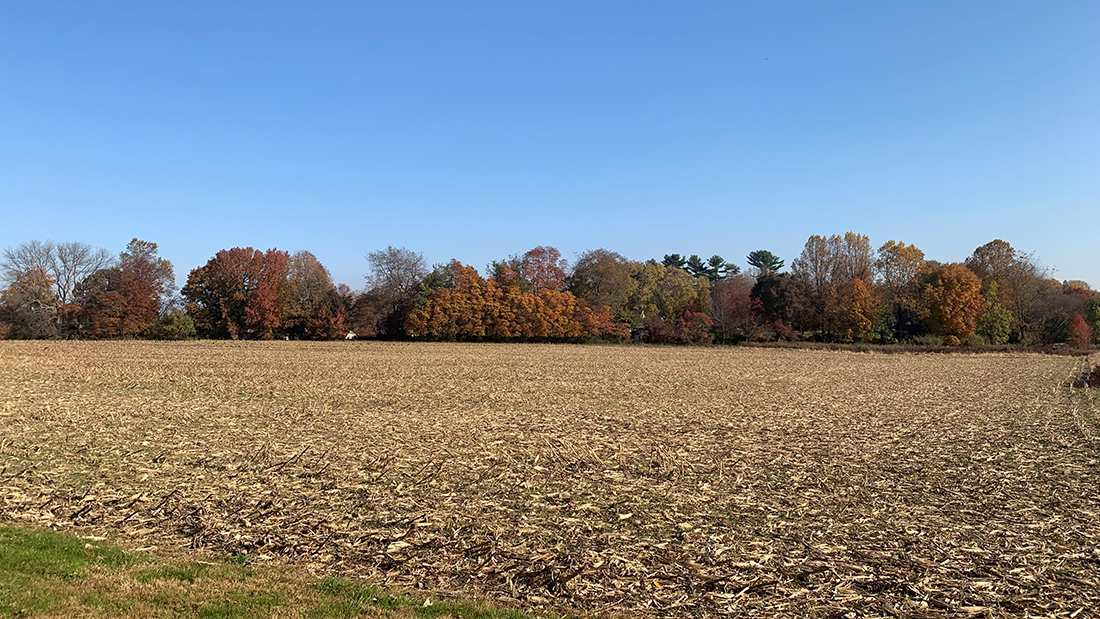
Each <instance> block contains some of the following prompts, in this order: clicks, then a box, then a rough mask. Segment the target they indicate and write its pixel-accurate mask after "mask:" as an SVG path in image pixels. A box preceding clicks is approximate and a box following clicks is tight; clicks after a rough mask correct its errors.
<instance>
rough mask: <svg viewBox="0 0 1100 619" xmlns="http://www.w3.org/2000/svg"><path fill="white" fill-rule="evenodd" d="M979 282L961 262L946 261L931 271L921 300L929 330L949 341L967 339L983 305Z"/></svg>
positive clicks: (964, 340)
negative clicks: (949, 262)
mask: <svg viewBox="0 0 1100 619" xmlns="http://www.w3.org/2000/svg"><path fill="white" fill-rule="evenodd" d="M981 290H982V281H981V279H979V278H978V276H977V275H975V274H974V273H973V272H972V271H971V270H970V269H968V268H966V267H965V266H964V265H961V264H946V265H943V266H941V267H940V268H939V269H937V270H936V272H935V273H933V274H932V276H931V278H930V279H929V282H928V284H927V285H926V286H925V288H924V291H923V294H922V299H923V302H924V309H925V322H926V323H927V325H928V329H929V331H931V332H932V333H933V334H935V335H939V336H942V337H943V338H944V340H945V342H947V343H949V344H955V345H957V344H959V343H964V342H966V341H967V340H968V339H969V338H970V335H971V334H973V333H974V329H975V328H976V326H977V324H976V323H977V319H978V313H979V312H980V311H981V307H982V294H981Z"/></svg>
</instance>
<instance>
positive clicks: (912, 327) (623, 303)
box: [0, 232, 1100, 346]
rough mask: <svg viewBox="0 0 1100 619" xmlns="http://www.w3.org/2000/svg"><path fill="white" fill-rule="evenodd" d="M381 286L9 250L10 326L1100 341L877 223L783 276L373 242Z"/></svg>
mask: <svg viewBox="0 0 1100 619" xmlns="http://www.w3.org/2000/svg"><path fill="white" fill-rule="evenodd" d="M367 261H368V265H369V272H368V273H367V274H366V276H365V277H366V287H365V288H364V289H363V290H362V291H359V292H353V291H352V290H351V288H349V287H348V286H346V285H343V284H339V285H337V284H335V283H334V282H333V281H332V277H331V275H330V273H329V271H328V270H327V269H326V268H325V267H324V266H323V265H322V264H321V263H320V262H319V261H318V260H317V258H316V257H315V256H314V255H313V254H311V253H309V252H306V251H300V252H297V253H294V254H290V253H288V252H285V251H281V250H277V249H269V250H266V251H261V250H257V249H253V248H251V247H246V248H240V247H236V248H232V249H227V250H222V251H219V252H218V253H217V254H216V255H214V256H213V257H212V258H211V259H210V260H209V261H207V263H206V264H205V265H203V266H201V267H198V268H196V269H194V270H192V271H191V272H190V273H189V275H188V277H187V282H186V285H185V286H184V287H183V289H182V290H181V291H179V293H178V294H176V293H175V291H174V290H173V286H174V276H173V269H172V265H171V264H170V263H169V262H168V261H167V260H164V259H162V258H160V257H159V255H158V251H157V246H156V244H155V243H150V242H147V241H140V240H138V239H134V240H133V241H131V242H130V243H129V244H128V245H127V246H126V248H125V249H124V250H123V251H122V252H121V253H120V254H118V255H117V256H114V255H112V254H110V252H107V251H106V250H102V249H96V248H92V247H90V246H88V245H86V244H83V243H52V242H49V241H47V242H39V241H30V242H27V243H23V244H21V245H19V246H17V247H15V248H8V249H6V250H5V251H4V253H3V256H2V259H0V278H3V280H4V286H5V288H4V290H3V292H2V293H0V337H15V338H48V337H88V338H110V337H155V338H187V337H208V338H233V339H272V338H293V339H335V338H342V337H345V334H347V333H348V332H349V331H351V332H354V333H356V334H357V335H358V336H361V337H362V336H365V337H384V338H430V339H488V340H536V339H537V340H571V339H586V338H603V339H626V338H628V337H631V336H634V337H639V338H641V339H644V340H646V341H651V342H680V343H696V342H709V341H714V340H717V341H722V342H737V341H741V340H746V339H774V338H781V339H791V340H793V339H810V340H817V341H861V342H877V343H892V342H919V343H945V344H949V345H958V344H963V343H970V344H981V343H990V344H1003V343H1019V344H1050V343H1057V342H1065V341H1068V342H1070V343H1071V344H1073V345H1076V346H1086V345H1088V344H1089V343H1090V342H1094V341H1096V339H1097V337H1100V294H1098V293H1096V292H1095V291H1093V290H1092V289H1091V288H1090V287H1089V286H1088V285H1087V284H1085V283H1084V282H1079V281H1065V282H1059V281H1057V280H1053V279H1051V278H1050V277H1049V275H1048V274H1047V272H1046V271H1045V270H1044V269H1043V268H1042V267H1041V266H1040V265H1039V264H1038V262H1037V261H1036V260H1035V259H1034V257H1033V256H1031V255H1029V254H1025V253H1021V252H1019V251H1017V250H1015V249H1014V248H1012V246H1011V245H1009V244H1008V243H1006V242H1004V241H1001V240H995V241H992V242H990V243H987V244H985V245H983V246H981V247H979V248H977V249H976V250H975V251H974V253H973V254H972V255H971V256H970V257H968V258H967V259H966V260H965V261H964V262H961V263H950V264H941V263H938V262H935V261H929V260H926V259H925V256H924V253H923V252H922V251H921V250H920V249H918V248H917V247H915V246H913V245H907V244H905V243H902V242H897V241H893V240H891V241H888V242H887V243H885V244H883V245H881V246H880V247H878V248H877V249H875V248H873V246H872V245H871V242H870V239H869V238H868V237H866V236H864V235H860V234H856V233H852V232H848V233H846V234H844V235H834V236H829V237H823V236H816V235H815V236H811V237H810V238H809V239H808V240H807V241H806V244H805V246H804V248H803V250H802V252H801V254H800V255H799V256H798V257H797V258H796V259H794V260H793V261H792V262H791V265H790V269H789V271H788V272H783V267H784V265H785V261H784V260H781V259H780V258H779V257H778V256H776V255H774V254H772V253H771V252H769V251H766V250H757V251H754V252H752V253H750V254H749V255H748V256H747V257H746V263H747V264H748V266H749V271H748V272H747V273H741V270H740V268H739V267H738V266H737V265H735V264H731V263H729V262H727V261H726V260H725V259H724V258H722V257H721V256H719V255H714V256H711V257H710V258H708V259H703V258H701V257H700V256H699V255H697V254H692V255H689V256H687V257H684V256H682V255H680V254H667V255H665V256H664V257H663V259H662V260H660V261H657V260H648V261H645V262H638V261H631V260H627V259H626V258H624V257H623V256H621V255H619V254H617V253H615V252H612V251H608V250H605V249H597V250H592V251H587V252H584V253H583V254H580V255H579V256H578V257H577V259H576V261H575V262H573V263H572V264H570V263H569V262H568V261H566V260H565V259H563V258H562V256H561V253H560V252H559V251H558V250H557V249H555V248H553V247H536V248H534V249H532V250H530V251H528V252H526V253H524V254H521V255H520V254H517V255H512V256H508V257H506V258H503V259H501V260H496V261H493V262H491V263H490V264H489V265H487V266H486V269H485V274H484V276H483V275H482V274H481V273H479V272H478V271H477V269H475V268H473V267H471V266H469V265H464V264H462V263H460V262H458V261H452V262H450V263H447V264H437V265H434V266H432V267H430V268H429V266H428V264H427V262H426V261H425V260H424V257H423V255H422V254H419V253H417V252H414V251H410V250H408V249H404V248H394V247H388V248H386V249H384V250H379V251H374V252H371V253H370V254H368V256H367Z"/></svg>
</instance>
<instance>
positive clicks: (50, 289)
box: [0, 267, 59, 339]
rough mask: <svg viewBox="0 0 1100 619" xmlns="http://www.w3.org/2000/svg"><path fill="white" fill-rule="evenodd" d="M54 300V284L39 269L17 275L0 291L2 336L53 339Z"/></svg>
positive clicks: (55, 319) (54, 320)
mask: <svg viewBox="0 0 1100 619" xmlns="http://www.w3.org/2000/svg"><path fill="white" fill-rule="evenodd" d="M58 307H59V304H58V299H57V295H56V294H55V292H54V281H53V278H52V277H50V274H49V272H48V271H47V270H46V269H45V268H43V267H32V268H30V269H29V270H26V271H22V272H18V273H16V274H15V276H14V280H13V281H12V283H11V285H9V286H8V287H7V288H6V289H5V290H4V291H3V292H0V324H2V325H3V329H4V331H5V333H6V336H5V337H10V338H13V339H45V338H50V337H56V336H57V333H58V332H57V312H58Z"/></svg>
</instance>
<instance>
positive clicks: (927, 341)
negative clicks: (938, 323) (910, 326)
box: [912, 333, 944, 346]
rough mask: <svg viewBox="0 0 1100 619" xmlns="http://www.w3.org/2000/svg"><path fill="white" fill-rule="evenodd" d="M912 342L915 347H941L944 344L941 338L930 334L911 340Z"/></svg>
mask: <svg viewBox="0 0 1100 619" xmlns="http://www.w3.org/2000/svg"><path fill="white" fill-rule="evenodd" d="M912 342H913V344H916V345H917V346H943V344H944V341H943V338H942V337H940V336H938V335H933V334H931V333H929V334H927V335H918V336H917V337H915V338H913V340H912Z"/></svg>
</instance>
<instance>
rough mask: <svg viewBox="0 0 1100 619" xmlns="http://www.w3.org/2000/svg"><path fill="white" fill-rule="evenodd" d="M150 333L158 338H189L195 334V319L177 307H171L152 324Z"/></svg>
mask: <svg viewBox="0 0 1100 619" xmlns="http://www.w3.org/2000/svg"><path fill="white" fill-rule="evenodd" d="M150 335H152V336H153V337H154V338H156V339H158V340H189V339H193V338H194V337H195V335H196V332H195V321H194V320H193V319H192V318H191V316H190V315H188V314H187V313H186V312H184V311H183V310H181V309H179V308H176V307H174V308H172V309H170V310H168V313H167V314H165V315H164V316H162V317H161V319H160V320H159V321H157V324H156V325H154V326H153V328H152V329H151V331H150Z"/></svg>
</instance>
